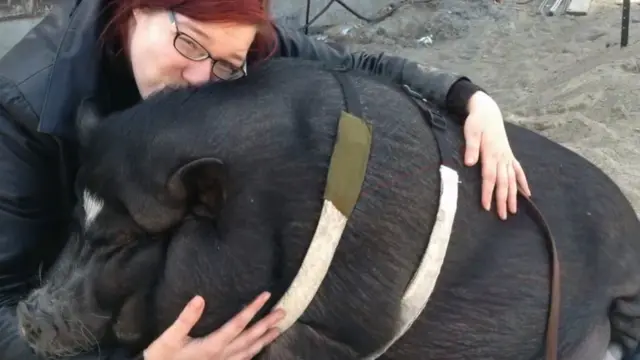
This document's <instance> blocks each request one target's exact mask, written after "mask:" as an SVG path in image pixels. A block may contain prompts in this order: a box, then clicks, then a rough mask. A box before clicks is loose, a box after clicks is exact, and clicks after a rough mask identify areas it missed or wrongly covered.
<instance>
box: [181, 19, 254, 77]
mask: <svg viewBox="0 0 640 360" xmlns="http://www.w3.org/2000/svg"><path fill="white" fill-rule="evenodd" d="M169 20H170V21H171V23H172V24H173V26H175V28H176V36H174V38H173V47H174V49H176V51H177V52H178V53H179V54H180V55H182V56H184V57H185V58H187V59H189V60H193V61H205V60H207V59H211V61H212V63H211V75H212V77H213V76H215V77H216V78H218V79H220V80H224V81H233V80H237V79H240V78H243V77H245V76H247V62H246V61H245V62H244V63H242V67H240V68H235V69H233V70H234V71H233V72H232V73H231V75H223V76H220V75H219V74H217V73H216V65H217V64H223V65H225V63H224V62H222V61H223V60H220V59H216V58H214V57H213V56H211V54H210V53H209V51H207V49H206V48H205V47H204V46H202V44H200V43H199V42H198V41H197V40H196V39H194V38H192V37H191V36H189V35H188V34H185V33H184V32H182V31H180V28H179V27H178V21H177V19H176V13H175V12H174V11H169ZM181 37H183V38H186V39H187V40H188V41H190V42H192V43H194V44H196V45H198V46H199V47H201V48H202V51H203V53H204V55H203V56H201V57H195V58H194V57H192V56H189V55H187V54H185V53H184V52H182V51H180V49H179V48H178V46H177V45H176V43H177V42H178V39H180V38H181ZM227 67H229V66H227Z"/></svg>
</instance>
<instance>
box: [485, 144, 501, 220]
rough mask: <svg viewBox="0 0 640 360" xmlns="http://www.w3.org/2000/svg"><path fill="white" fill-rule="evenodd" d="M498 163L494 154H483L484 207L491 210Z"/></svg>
mask: <svg viewBox="0 0 640 360" xmlns="http://www.w3.org/2000/svg"><path fill="white" fill-rule="evenodd" d="M497 166H498V163H497V161H496V158H495V157H493V156H483V159H482V207H483V208H484V209H485V210H487V211H489V210H491V201H492V200H493V191H494V189H495V187H496V179H497V176H498V171H497Z"/></svg>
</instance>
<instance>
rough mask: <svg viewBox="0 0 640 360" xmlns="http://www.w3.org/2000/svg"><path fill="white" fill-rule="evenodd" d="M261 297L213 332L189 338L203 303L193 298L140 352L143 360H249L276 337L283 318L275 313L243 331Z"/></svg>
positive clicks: (263, 298) (260, 304) (265, 296)
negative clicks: (277, 326) (165, 328)
mask: <svg viewBox="0 0 640 360" xmlns="http://www.w3.org/2000/svg"><path fill="white" fill-rule="evenodd" d="M269 296H270V294H269V293H262V294H261V295H260V296H258V297H257V298H256V299H255V300H254V301H253V302H252V303H251V304H249V305H248V306H247V307H245V308H244V309H243V310H242V311H240V312H239V313H238V314H237V315H236V316H234V317H233V318H232V319H231V320H229V321H228V322H227V323H226V324H224V325H223V326H222V327H221V328H220V329H218V330H216V331H215V332H213V333H211V334H209V335H207V336H205V337H202V338H196V339H194V338H191V337H189V332H190V331H191V329H192V328H193V327H194V326H195V324H196V323H197V322H198V320H199V319H200V317H201V316H202V312H203V310H204V299H203V298H202V297H200V296H196V297H194V298H193V299H192V300H191V301H190V302H189V303H188V304H187V306H186V307H185V308H184V310H183V311H182V312H181V313H180V315H179V316H178V319H177V320H176V321H175V322H174V323H173V324H172V325H171V326H170V327H169V328H168V329H167V330H166V331H165V332H164V333H163V334H162V335H160V336H159V337H158V338H157V339H156V341H154V342H153V343H152V344H151V345H149V347H148V348H147V349H146V350H145V351H144V355H143V356H144V360H249V359H251V358H253V357H254V356H255V355H257V354H258V353H259V352H260V351H261V350H262V349H263V348H264V347H265V346H267V345H268V344H270V343H271V342H273V341H274V340H275V339H276V338H277V337H278V335H279V331H278V329H277V328H276V327H275V326H276V324H277V323H278V322H279V321H280V320H281V319H282V318H283V316H284V313H283V312H282V310H276V311H274V312H272V313H271V314H269V315H267V316H265V317H264V318H263V319H262V320H260V321H258V322H257V323H255V324H254V325H253V326H252V327H250V328H249V329H246V330H245V328H246V327H247V325H248V324H249V322H250V321H251V319H253V317H254V316H255V315H256V314H257V313H258V311H260V309H261V308H262V307H263V306H264V304H265V303H266V302H267V300H268V299H269Z"/></svg>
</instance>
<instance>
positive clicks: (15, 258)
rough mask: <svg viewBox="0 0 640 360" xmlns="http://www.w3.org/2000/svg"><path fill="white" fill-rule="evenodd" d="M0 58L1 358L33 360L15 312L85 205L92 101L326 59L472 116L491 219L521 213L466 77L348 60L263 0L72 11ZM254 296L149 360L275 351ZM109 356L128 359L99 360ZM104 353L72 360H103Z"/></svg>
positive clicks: (505, 163)
mask: <svg viewBox="0 0 640 360" xmlns="http://www.w3.org/2000/svg"><path fill="white" fill-rule="evenodd" d="M61 6H62V7H61V8H60V9H57V10H55V12H53V13H51V14H50V15H49V16H47V17H46V18H45V19H44V20H43V21H42V22H41V23H40V24H39V25H38V26H36V28H35V29H34V30H32V31H31V32H30V34H29V35H27V36H26V37H25V38H24V39H23V40H22V41H20V42H19V43H18V44H17V45H16V46H15V47H14V48H13V49H12V50H10V51H9V53H7V55H5V57H3V58H2V59H1V60H0V358H1V359H3V360H13V359H16V360H17V359H20V360H29V359H36V357H35V356H34V355H33V354H32V353H31V351H30V350H29V349H28V348H27V347H26V345H25V343H24V342H23V341H22V340H21V339H19V337H18V336H17V327H16V325H15V317H14V315H13V313H14V308H15V304H16V302H17V301H18V300H19V299H20V298H21V297H22V296H24V295H25V294H26V292H28V291H29V290H30V289H31V288H32V287H33V286H32V285H33V280H34V279H37V275H38V269H39V268H40V267H44V268H45V269H46V267H47V266H48V265H50V264H51V262H52V261H53V260H54V259H55V257H56V256H57V254H58V252H59V250H60V248H61V247H62V246H63V245H64V241H65V240H64V239H66V235H67V234H66V226H67V224H68V223H69V221H70V218H71V213H72V212H71V210H72V208H73V205H74V204H75V202H76V199H75V197H74V193H73V191H72V190H73V182H74V178H75V172H76V170H77V166H78V164H77V156H78V154H77V144H76V134H75V129H74V124H73V116H74V112H75V109H76V107H77V106H78V104H79V102H80V101H81V100H82V99H83V98H85V97H94V98H95V99H96V100H97V103H98V105H99V106H100V108H101V110H102V111H103V112H104V113H109V112H113V111H118V110H121V109H124V108H126V107H129V106H131V105H133V104H135V103H137V102H139V101H140V100H141V99H144V98H146V97H148V96H149V95H150V94H152V93H154V92H156V91H158V90H161V89H162V88H164V87H166V86H180V85H186V84H190V85H197V84H203V83H205V82H207V81H210V80H213V81H232V80H234V79H237V78H239V77H242V76H247V75H249V76H250V73H251V69H252V68H253V67H254V66H259V65H260V62H261V61H263V60H265V59H267V58H268V57H270V56H290V57H302V58H308V59H317V60H320V61H323V62H326V63H328V64H333V65H342V66H346V67H351V68H360V69H364V70H366V71H369V72H371V73H377V74H382V75H386V76H388V77H390V78H392V79H394V80H395V81H396V82H398V83H401V84H407V85H409V86H411V87H412V88H413V89H414V90H416V91H418V92H420V93H422V94H423V95H424V96H425V97H427V98H430V99H433V100H434V101H436V102H438V103H439V104H441V105H443V106H447V107H449V108H450V109H451V110H452V111H458V112H460V113H463V114H465V115H468V116H467V117H466V124H465V137H466V148H467V150H466V159H465V160H466V163H467V164H468V165H473V164H475V163H476V162H477V161H478V158H479V156H482V159H481V160H482V168H483V170H482V171H483V175H484V185H483V188H484V192H483V197H482V199H481V201H482V204H483V206H484V207H485V208H487V209H489V208H490V205H489V204H490V203H491V199H492V197H493V191H494V187H495V186H496V184H497V190H496V204H497V209H498V214H499V215H500V216H501V217H502V218H506V214H507V208H509V210H510V211H511V212H515V207H516V203H515V194H516V189H517V183H518V184H519V185H520V186H521V187H522V188H523V189H524V190H525V192H528V189H527V184H526V179H525V177H524V174H523V172H522V169H521V168H520V165H519V164H518V162H517V161H516V160H515V159H514V157H513V154H512V153H511V150H510V148H509V144H508V141H507V138H506V133H505V130H504V125H503V123H502V117H501V114H500V110H499V108H498V106H497V105H496V104H495V102H494V101H493V100H492V99H491V98H490V97H489V96H488V95H486V94H485V93H483V92H482V91H479V88H478V87H477V86H475V85H473V84H472V83H471V82H470V81H469V80H468V79H466V78H464V77H461V76H458V75H455V74H450V73H445V72H442V71H439V70H435V69H430V68H426V67H422V66H419V65H418V64H416V63H412V62H409V61H406V60H404V59H401V58H397V57H389V56H386V55H383V54H379V55H370V54H366V53H359V54H349V53H347V52H344V51H339V50H337V49H335V48H331V47H330V46H328V45H326V44H324V43H322V42H318V41H313V40H311V39H310V38H307V37H305V36H304V35H302V34H301V33H298V32H295V31H290V30H286V29H284V28H281V27H279V26H276V25H273V24H272V23H271V22H270V20H269V17H268V14H267V11H265V9H264V8H263V6H267V5H266V4H264V3H263V1H262V0H244V1H237V0H233V1H232V0H137V1H132V0H100V1H96V0H91V1H89V0H86V1H79V0H78V1H73V2H72V1H68V2H64V4H63V5H61ZM267 296H268V295H262V296H261V297H258V298H257V299H256V300H255V301H254V303H252V304H251V305H250V306H248V307H247V308H246V309H245V310H244V311H243V312H241V313H239V314H238V316H236V317H235V318H234V319H232V320H230V322H229V323H228V325H226V326H224V327H223V328H221V329H220V330H218V331H216V332H214V333H213V334H211V335H210V336H208V337H206V338H204V339H198V340H194V341H191V339H189V338H188V336H187V334H188V332H189V329H190V328H191V326H193V324H194V323H195V322H196V321H197V319H198V317H199V316H200V313H201V311H202V308H203V305H204V304H203V300H202V299H201V298H195V299H193V300H192V302H191V303H190V304H189V305H188V306H187V307H186V308H185V310H184V312H183V314H182V315H181V316H180V317H179V318H178V319H177V320H176V323H175V324H174V325H173V326H172V327H171V328H169V329H168V330H167V332H166V333H164V334H163V335H162V336H160V337H159V338H158V339H157V340H156V341H155V342H154V343H153V344H152V345H151V346H150V347H149V348H148V349H147V351H145V352H144V354H143V355H140V356H142V357H144V359H146V360H159V359H162V360H164V359H166V360H172V359H209V360H211V359H249V358H251V357H253V356H254V355H255V354H256V353H258V352H259V351H260V350H261V349H262V348H263V347H264V346H265V345H266V344H268V343H269V342H271V341H272V340H273V339H274V338H275V337H276V336H277V332H276V331H275V330H274V329H273V326H274V324H275V323H276V322H277V321H278V320H279V319H280V317H281V316H282V314H280V313H279V312H274V313H272V314H271V315H269V316H267V317H266V318H265V319H264V320H262V321H260V322H258V323H257V324H255V325H254V326H253V327H251V328H250V329H248V330H246V331H243V329H244V328H245V327H246V325H247V324H248V322H249V321H250V320H251V318H252V317H253V316H254V315H255V314H256V312H257V311H258V310H259V309H260V308H261V307H262V305H263V304H264V303H265V302H266V298H267ZM100 350H101V351H100V354H101V355H103V356H104V355H109V356H110V359H129V357H127V356H128V355H127V354H119V353H118V351H116V350H114V351H108V350H107V349H100ZM97 358H98V356H97V355H86V356H82V357H75V359H97Z"/></svg>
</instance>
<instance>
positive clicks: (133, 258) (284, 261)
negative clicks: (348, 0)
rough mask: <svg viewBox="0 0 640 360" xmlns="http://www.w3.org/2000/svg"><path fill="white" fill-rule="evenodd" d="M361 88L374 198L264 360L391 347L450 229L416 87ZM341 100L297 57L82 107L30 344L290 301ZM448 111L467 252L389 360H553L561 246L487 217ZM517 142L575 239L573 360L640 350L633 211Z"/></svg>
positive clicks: (137, 333)
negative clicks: (60, 245)
mask: <svg viewBox="0 0 640 360" xmlns="http://www.w3.org/2000/svg"><path fill="white" fill-rule="evenodd" d="M348 76H350V77H351V78H352V79H353V81H354V83H355V84H356V87H357V89H358V91H359V93H360V96H361V99H362V103H363V106H364V112H365V117H366V120H367V121H368V122H370V124H371V125H372V127H373V146H372V151H371V157H370V159H369V163H368V169H367V174H366V179H365V183H364V185H363V191H362V194H361V196H360V198H359V201H358V204H357V206H356V208H355V210H354V212H353V214H352V216H351V217H350V219H349V221H348V224H347V228H346V230H345V232H344V235H343V237H342V241H341V243H340V245H339V247H338V249H337V252H336V254H335V257H334V260H333V263H332V265H331V267H330V269H329V273H328V275H327V277H326V278H325V280H324V282H323V284H322V286H321V288H320V289H319V291H318V293H317V294H316V296H315V298H314V300H313V301H312V303H311V304H310V306H309V308H308V309H307V310H306V312H305V313H304V314H303V315H302V317H301V318H300V319H299V320H298V321H297V322H296V323H295V324H294V325H293V327H291V328H290V329H289V330H288V331H286V332H285V333H284V334H283V335H282V336H281V337H280V338H279V339H278V340H277V341H276V342H275V343H274V344H272V345H271V346H269V347H268V348H267V349H265V351H264V352H263V353H262V354H261V356H260V358H262V359H305V360H314V359H322V360H325V359H358V358H362V357H364V356H366V355H367V354H369V353H371V352H374V351H375V350H377V349H378V348H379V347H380V346H382V345H383V344H384V343H385V342H386V341H387V340H389V339H390V338H391V337H392V336H393V335H394V334H393V325H394V323H395V321H396V320H397V318H398V312H399V301H400V298H401V296H402V294H403V292H404V290H405V288H406V286H407V284H408V283H409V281H410V280H411V277H412V275H413V272H414V271H415V269H416V266H417V264H418V262H419V260H420V257H421V255H422V253H423V252H424V249H425V246H426V245H427V241H428V239H429V235H430V233H431V228H432V224H433V221H434V218H435V215H436V211H437V206H438V201H439V190H440V189H439V186H440V179H439V173H438V166H439V164H440V158H439V155H438V148H437V146H436V143H435V141H434V136H433V133H432V130H431V129H430V127H429V126H428V125H427V123H426V122H425V119H424V118H423V117H422V116H421V114H420V112H419V111H418V110H417V108H416V107H415V106H413V104H411V101H412V100H410V99H409V98H408V97H407V96H406V95H405V94H404V93H402V92H401V91H400V90H399V89H397V88H394V86H392V85H389V84H385V83H384V82H382V81H380V79H373V78H371V77H369V76H366V75H363V74H358V73H351V74H350V75H348ZM339 89H340V88H339V86H338V83H337V82H336V80H335V78H334V77H333V76H332V75H331V74H330V73H329V72H327V71H325V70H324V69H323V68H322V67H321V65H318V64H314V63H308V62H303V61H301V60H291V59H278V60H273V61H271V62H270V63H268V64H266V65H265V66H264V67H263V68H262V69H260V70H256V71H255V72H254V73H252V75H251V76H249V77H247V78H244V79H241V80H238V81H234V82H232V83H221V84H212V85H207V86H204V87H202V88H199V89H181V90H176V91H169V92H167V93H163V94H158V95H157V96H154V97H152V98H150V99H149V100H148V101H145V102H144V103H142V104H140V105H137V106H135V107H134V108H132V109H129V110H127V111H124V112H122V113H118V114H114V115H112V116H109V117H107V118H105V119H100V118H99V117H98V116H95V114H92V113H91V111H89V110H90V108H87V109H89V110H87V109H85V110H83V111H81V113H82V114H84V115H83V117H82V121H81V125H80V132H81V134H82V140H83V144H84V150H83V156H84V159H83V167H82V170H81V172H80V174H79V175H78V179H79V189H78V194H79V196H80V197H82V198H83V199H84V206H83V207H82V206H79V207H78V219H79V223H80V228H81V229H80V230H79V231H78V232H77V236H76V237H75V238H76V241H75V242H74V244H75V245H74V246H70V249H71V250H69V251H68V252H67V255H66V256H63V257H62V259H61V260H60V263H61V265H60V266H58V267H57V268H56V269H55V270H53V271H52V273H51V274H50V276H49V277H48V280H47V281H45V282H44V284H43V285H42V287H41V288H40V289H38V290H36V291H35V292H33V294H31V296H30V297H29V298H28V299H26V300H25V301H24V302H22V303H21V305H20V307H19V309H18V312H19V314H18V315H19V319H20V326H21V330H22V332H23V334H24V336H25V338H26V339H28V341H29V342H30V344H31V345H32V346H33V347H34V348H35V349H36V350H37V351H39V352H41V353H44V354H48V355H55V354H61V353H67V352H69V351H75V350H82V349H86V348H89V347H90V346H92V345H93V344H94V343H93V341H92V340H94V339H95V340H97V341H105V342H109V341H116V342H119V343H120V344H126V345H129V346H131V347H132V348H134V349H136V350H139V349H141V348H142V347H144V346H145V345H146V344H148V342H149V341H151V340H152V339H154V338H155V336H157V335H158V334H160V333H161V332H162V331H163V330H164V329H165V328H166V327H167V326H168V325H169V324H170V323H171V322H172V321H173V320H174V319H175V318H176V316H177V315H178V313H179V312H180V310H181V309H182V308H183V306H184V305H185V304H186V303H187V301H188V300H189V299H190V298H191V297H192V296H194V295H195V294H201V295H203V296H204V297H205V299H206V301H207V308H206V310H205V315H204V317H203V319H202V321H201V322H200V323H199V324H198V325H197V327H196V328H195V329H194V331H193V334H192V335H194V336H199V335H204V334H207V333H209V332H211V331H213V330H215V329H217V328H218V327H219V326H220V325H222V324H223V322H225V321H226V320H228V319H229V318H231V317H232V316H233V315H234V314H235V313H236V312H237V311H239V310H240V309H241V308H242V306H243V305H245V304H246V303H247V302H249V301H250V300H251V299H253V298H254V297H255V296H256V295H257V294H258V293H259V292H261V291H263V290H269V291H271V292H272V293H273V295H274V296H273V297H272V299H273V300H274V301H275V300H277V299H278V298H279V297H280V296H281V295H282V294H283V293H284V291H286V289H287V287H288V285H289V284H290V283H291V281H292V279H293V277H294V276H295V274H296V272H297V270H298V268H299V266H300V264H301V261H302V259H303V257H304V255H305V252H306V249H307V247H308V246H309V243H310V240H311V238H312V236H313V233H314V230H315V228H316V225H317V221H318V217H319V213H320V209H321V207H322V196H323V190H324V186H325V179H326V176H327V170H328V165H329V161H330V158H331V154H332V149H333V144H334V141H335V136H336V125H337V120H338V117H339V115H340V111H341V110H342V109H343V108H344V104H343V95H342V93H341V91H340V90H339ZM446 116H447V117H449V118H450V119H449V120H450V121H448V124H449V125H450V128H449V135H448V140H449V141H450V143H451V145H452V146H453V148H454V149H456V161H457V165H458V168H459V170H460V180H461V182H460V185H459V186H460V193H459V200H458V212H457V215H456V221H455V224H454V229H453V234H452V238H451V243H450V245H449V250H448V253H447V256H446V259H445V263H444V267H443V270H442V274H441V275H440V278H439V280H438V283H437V285H436V288H435V291H434V293H433V295H432V297H431V299H430V302H429V304H428V305H427V308H426V310H425V311H424V312H423V313H422V314H421V316H420V318H419V319H418V320H417V321H416V322H415V323H414V325H413V326H412V328H411V329H410V330H409V331H408V332H407V333H406V334H405V336H403V337H402V338H401V339H400V340H399V341H398V342H397V343H395V345H394V346H393V347H391V348H390V349H389V351H388V352H387V353H386V354H385V355H384V357H383V358H384V359H403V360H407V359H438V360H454V359H455V360H458V359H467V358H469V359H471V358H473V359H494V360H502V359H504V360H514V359H542V357H543V353H544V352H543V349H544V346H545V344H544V338H545V336H544V335H545V329H546V320H547V310H548V303H549V289H550V284H549V254H548V252H547V248H546V243H545V237H544V233H543V231H542V229H541V228H540V225H539V223H538V222H536V221H534V220H533V218H532V216H531V214H530V213H529V212H528V211H525V210H523V208H522V207H521V209H520V211H519V212H518V214H516V215H515V216H512V217H510V218H509V219H508V220H507V221H506V222H504V221H502V220H500V219H499V218H498V217H497V216H496V214H495V212H487V211H485V210H483V209H482V208H481V206H480V191H481V174H480V171H479V168H478V167H473V168H467V167H464V166H463V165H462V163H461V161H460V152H461V151H460V150H461V149H462V148H463V133H462V129H461V126H460V125H457V122H456V120H457V119H456V120H453V115H446ZM458 123H459V122H458ZM507 132H508V135H509V138H510V141H511V144H512V147H513V149H514V152H515V154H516V156H517V158H518V159H519V160H520V161H521V163H522V164H523V166H524V168H525V169H526V170H527V172H528V178H529V182H530V184H531V186H532V190H533V193H534V198H535V201H536V203H537V205H538V207H539V208H541V210H542V212H543V214H544V215H545V217H546V218H547V221H548V223H549V225H550V227H551V229H552V231H553V233H554V235H555V237H556V238H557V241H558V252H559V256H560V261H561V270H562V273H561V274H562V275H561V280H562V286H563V287H562V308H561V328H560V344H559V349H560V354H559V358H560V359H563V360H602V359H603V357H604V354H605V351H606V348H607V346H608V345H609V343H610V341H611V342H616V343H619V344H621V345H622V346H623V348H624V350H625V351H626V352H629V351H630V350H631V349H633V348H635V346H636V345H637V344H638V340H640V297H639V295H640V261H639V260H640V222H639V221H638V218H637V216H636V214H635V212H634V210H633V208H632V207H631V205H630V203H629V201H628V200H627V199H626V198H625V196H624V195H623V193H622V192H621V191H620V189H619V188H618V187H617V186H616V185H615V184H614V182H613V181H612V180H611V179H610V178H609V177H607V175H605V174H604V173H603V172H602V171H601V170H600V169H598V168H597V167H596V166H594V165H592V164H591V163H589V162H588V161H587V160H585V159H584V158H582V157H580V156H578V155H577V154H575V153H574V152H572V151H570V150H568V149H566V148H565V147H562V146H560V145H558V144H556V143H553V142H552V141H550V140H548V139H546V138H544V137H542V136H540V135H538V134H536V133H534V132H531V131H528V130H525V129H524V128H521V127H518V126H516V125H512V124H507ZM65 264H67V266H64V265H65ZM272 305H273V303H272ZM41 315H46V316H41ZM71 315H72V316H71ZM83 332H84V333H89V334H91V336H84V335H82V334H83Z"/></svg>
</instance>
